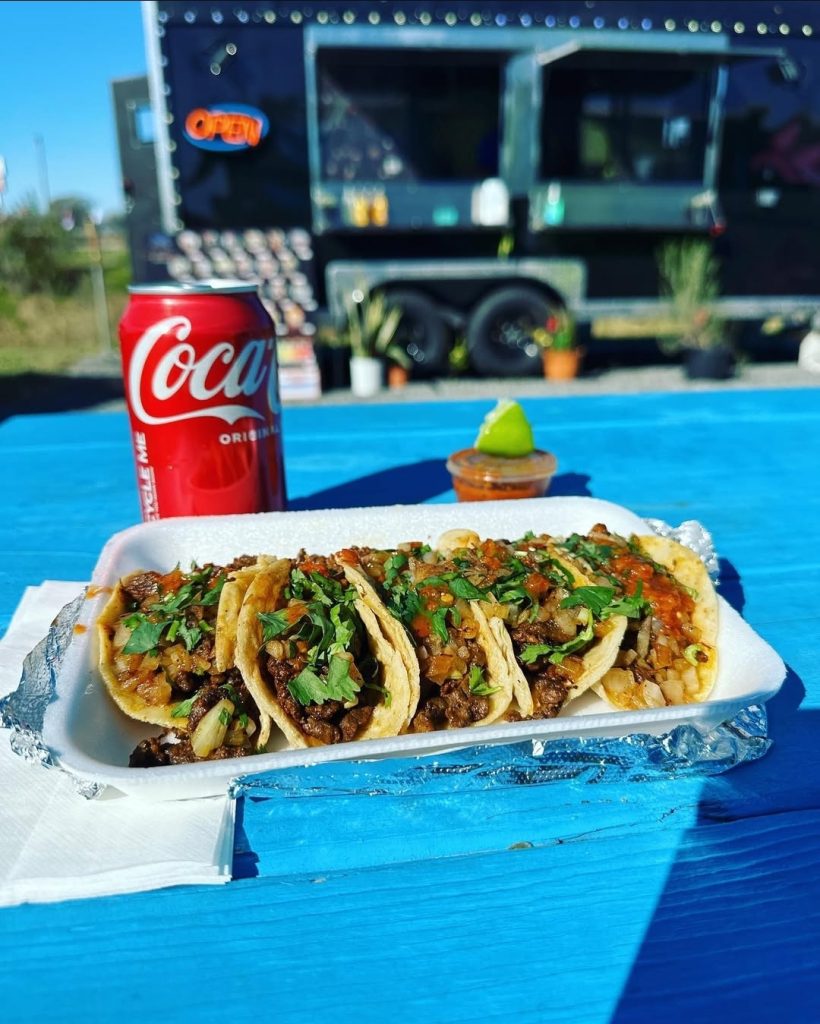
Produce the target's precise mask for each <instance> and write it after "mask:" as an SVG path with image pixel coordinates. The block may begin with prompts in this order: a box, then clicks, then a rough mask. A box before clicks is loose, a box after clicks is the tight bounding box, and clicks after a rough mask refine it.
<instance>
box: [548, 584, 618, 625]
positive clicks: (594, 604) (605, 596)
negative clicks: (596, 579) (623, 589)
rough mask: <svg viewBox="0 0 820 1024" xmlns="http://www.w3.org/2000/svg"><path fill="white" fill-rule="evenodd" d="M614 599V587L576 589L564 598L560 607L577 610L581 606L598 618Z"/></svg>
mask: <svg viewBox="0 0 820 1024" xmlns="http://www.w3.org/2000/svg"><path fill="white" fill-rule="evenodd" d="M614 597H615V588H614V587H592V586H590V587H577V588H576V589H575V590H573V591H572V593H571V594H570V595H569V597H565V598H564V600H563V601H562V602H561V607H562V608H577V607H578V606H579V605H583V607H584V608H589V610H590V611H591V612H592V614H593V615H595V616H596V617H597V618H600V617H601V614H602V612H603V611H604V609H605V608H607V607H608V606H609V605H610V604H611V603H612V599H613V598H614Z"/></svg>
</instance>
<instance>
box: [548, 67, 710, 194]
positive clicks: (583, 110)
mask: <svg viewBox="0 0 820 1024" xmlns="http://www.w3.org/2000/svg"><path fill="white" fill-rule="evenodd" d="M713 73H714V69H713V68H712V67H710V66H709V65H708V64H703V63H699V64H695V63H692V62H688V61H687V58H685V57H677V56H675V55H672V54H664V55H663V56H662V57H661V56H641V55H638V54H629V55H622V54H613V53H581V54H577V55H575V56H573V57H568V58H566V59H565V60H561V61H557V62H556V63H555V64H554V65H548V66H547V67H545V69H544V80H543V106H542V116H541V179H542V180H550V179H563V180H576V181H589V182H603V181H628V182H634V183H636V184H641V183H651V182H691V181H700V180H702V178H703V162H704V149H705V145H706V125H707V118H708V110H709V94H710V88H711V76H712V75H713Z"/></svg>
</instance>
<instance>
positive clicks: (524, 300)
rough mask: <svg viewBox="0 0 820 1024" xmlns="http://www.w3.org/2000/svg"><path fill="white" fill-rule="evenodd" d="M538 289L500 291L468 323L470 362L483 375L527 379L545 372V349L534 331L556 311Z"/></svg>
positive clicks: (477, 308) (493, 294)
mask: <svg viewBox="0 0 820 1024" xmlns="http://www.w3.org/2000/svg"><path fill="white" fill-rule="evenodd" d="M554 305H555V304H554V303H552V302H550V300H549V299H548V298H546V297H545V296H544V295H543V294H542V293H541V292H539V291H537V290H536V289H535V288H527V287H525V286H516V287H509V288H500V289H499V290H498V291H495V292H492V293H491V294H490V295H488V296H487V298H486V299H483V300H482V301H481V302H480V303H479V304H478V305H477V306H476V307H475V309H474V310H473V312H472V314H471V316H470V320H469V322H468V324H467V348H468V349H469V351H470V362H471V363H472V365H473V367H474V368H475V369H476V370H478V372H479V373H482V374H485V375H486V376H493V377H523V376H530V375H534V374H536V373H537V372H539V371H540V370H541V365H542V360H541V349H540V348H539V346H538V345H537V344H536V342H535V341H534V340H533V332H534V331H535V330H536V328H538V327H543V326H544V324H545V323H546V322H547V318H548V317H549V315H550V313H551V312H552V311H553V308H554Z"/></svg>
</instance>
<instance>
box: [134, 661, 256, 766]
mask: <svg viewBox="0 0 820 1024" xmlns="http://www.w3.org/2000/svg"><path fill="white" fill-rule="evenodd" d="M221 680H222V681H221V683H217V682H215V681H213V680H211V681H210V682H208V683H207V684H206V685H205V686H203V687H202V688H201V689H200V691H199V693H198V694H197V696H196V698H195V699H194V702H193V703H192V705H191V709H190V712H189V714H188V720H187V730H186V731H184V732H183V731H182V730H181V729H170V730H168V731H167V732H165V733H162V735H160V736H152V737H151V738H150V739H147V740H143V741H142V742H141V743H139V744H137V746H136V748H135V749H134V750H133V752H132V753H131V756H130V758H129V760H128V766H129V768H156V767H159V766H162V765H170V764H192V763H194V762H196V761H203V760H207V761H221V760H225V759H226V758H232V757H246V756H247V755H248V754H252V753H253V751H254V744H253V739H252V735H250V736H249V735H248V734H247V733H245V734H240V733H239V731H238V730H233V731H231V732H229V733H228V735H227V736H226V742H224V743H223V744H222V745H221V746H219V747H216V748H215V749H214V750H212V751H211V753H210V754H209V755H208V757H207V758H200V757H197V756H196V754H195V753H194V751H193V748H192V746H191V740H190V737H191V735H192V734H193V732H194V731H195V730H196V727H197V725H199V723H200V722H201V721H202V719H203V718H204V717H205V715H206V714H207V713H208V711H209V710H210V709H211V708H212V707H214V706H215V705H216V704H218V703H219V701H220V700H223V699H224V698H227V699H228V700H230V701H231V702H232V703H234V705H235V708H236V710H235V714H234V717H236V716H237V715H238V714H246V715H247V716H248V719H249V720H250V721H252V722H253V724H254V731H255V730H256V729H258V728H259V712H258V710H257V708H256V704H255V703H254V701H253V698H252V697H251V695H250V693H249V692H248V690H247V687H246V686H245V683H244V682H243V680H242V677H241V675H240V674H239V671H238V670H237V669H231V670H230V672H226V673H225V675H224V676H223V677H221ZM229 741H230V742H229Z"/></svg>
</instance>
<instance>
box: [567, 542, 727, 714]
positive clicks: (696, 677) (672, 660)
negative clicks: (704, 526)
mask: <svg viewBox="0 0 820 1024" xmlns="http://www.w3.org/2000/svg"><path fill="white" fill-rule="evenodd" d="M561 549H562V550H563V551H564V552H565V553H566V554H567V557H569V558H571V559H572V560H573V562H574V563H576V564H580V565H582V566H584V567H585V568H586V569H587V570H588V571H589V572H590V573H591V574H592V575H593V576H594V578H595V581H596V583H598V584H599V587H600V589H601V590H604V589H609V590H610V591H612V592H614V593H615V594H616V595H620V596H621V597H622V598H624V599H627V600H629V601H631V602H632V603H633V604H635V605H636V606H637V608H636V613H635V614H633V615H632V616H631V617H630V619H629V624H628V626H627V630H626V633H625V634H624V638H623V641H622V643H621V648H620V650H619V652H618V654H617V657H616V659H615V664H614V665H613V667H612V668H611V669H610V670H609V671H608V672H607V673H605V674H604V676H603V677H602V678H601V680H600V682H599V683H597V684H596V686H595V691H596V693H598V695H599V696H600V697H602V698H603V699H604V700H606V701H607V702H608V703H609V704H611V705H612V706H613V707H616V708H618V709H619V710H633V709H636V708H650V707H664V706H665V705H668V704H691V703H695V702H698V701H703V700H705V699H706V698H707V697H708V696H709V693H710V691H711V689H712V687H713V685H714V682H715V678H716V676H717V663H718V662H717V647H716V645H717V632H718V605H717V595H716V593H715V588H714V587H713V586H712V581H711V580H710V579H709V574H708V572H707V571H706V567H705V566H704V564H703V562H701V560H700V559H699V558H698V557H697V555H696V554H695V553H694V552H693V551H691V550H690V549H689V548H687V547H684V546H683V545H682V544H678V543H677V542H675V541H673V540H668V539H667V538H665V537H656V536H646V537H644V536H640V537H638V536H633V537H630V538H629V539H628V540H627V539H625V538H624V537H620V536H618V535H617V534H614V533H610V532H609V531H608V530H607V528H606V527H605V526H603V525H601V524H598V525H596V526H594V527H593V528H592V530H591V531H590V532H589V534H587V535H585V536H580V535H578V534H573V535H572V536H570V537H568V538H567V539H566V540H565V541H563V542H562V543H561Z"/></svg>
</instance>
